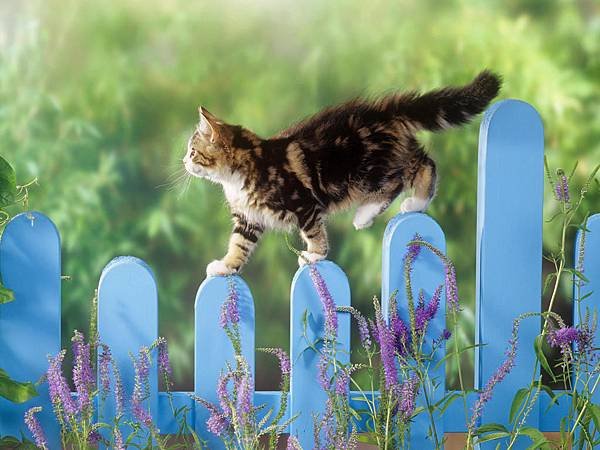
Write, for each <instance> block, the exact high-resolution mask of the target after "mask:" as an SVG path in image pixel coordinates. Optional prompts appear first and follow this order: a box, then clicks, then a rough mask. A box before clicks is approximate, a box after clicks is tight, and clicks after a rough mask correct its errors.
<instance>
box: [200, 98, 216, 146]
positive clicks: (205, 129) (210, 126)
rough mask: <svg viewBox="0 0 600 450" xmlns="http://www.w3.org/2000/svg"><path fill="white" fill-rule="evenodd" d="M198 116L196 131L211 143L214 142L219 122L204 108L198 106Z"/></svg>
mask: <svg viewBox="0 0 600 450" xmlns="http://www.w3.org/2000/svg"><path fill="white" fill-rule="evenodd" d="M198 114H199V115H200V122H199V123H198V131H200V133H202V134H203V135H204V136H206V137H208V138H210V140H211V142H214V141H215V140H216V139H217V137H218V135H219V127H220V122H219V120H218V119H217V118H216V117H215V116H214V115H213V114H211V113H210V112H208V110H207V109H206V108H204V107H203V106H200V107H199V108H198Z"/></svg>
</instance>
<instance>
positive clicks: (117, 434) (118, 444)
mask: <svg viewBox="0 0 600 450" xmlns="http://www.w3.org/2000/svg"><path fill="white" fill-rule="evenodd" d="M113 436H114V440H115V449H116V450H125V446H124V445H123V436H122V435H121V430H119V427H115V430H114V431H113Z"/></svg>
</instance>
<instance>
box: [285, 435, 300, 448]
mask: <svg viewBox="0 0 600 450" xmlns="http://www.w3.org/2000/svg"><path fill="white" fill-rule="evenodd" d="M286 449H287V450H302V446H301V445H300V442H299V441H298V438H297V437H296V436H289V437H288V440H287V446H286Z"/></svg>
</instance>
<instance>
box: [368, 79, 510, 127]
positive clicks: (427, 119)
mask: <svg viewBox="0 0 600 450" xmlns="http://www.w3.org/2000/svg"><path fill="white" fill-rule="evenodd" d="M501 85H502V78H501V77H500V76H499V75H497V74H495V73H493V72H491V71H489V70H484V71H483V72H481V73H480V74H479V75H477V76H476V77H475V79H474V80H473V81H471V83H469V84H467V85H465V86H460V87H455V86H449V87H445V88H442V89H436V90H433V91H430V92H426V93H425V94H420V93H418V92H410V93H407V94H399V95H392V96H389V97H386V98H385V99H383V100H382V101H381V103H380V107H381V108H383V109H387V112H389V113H392V114H393V115H394V116H396V117H398V118H399V119H401V120H402V121H403V122H404V123H406V124H408V125H409V126H412V127H414V128H416V129H424V130H430V131H439V130H443V129H446V128H450V127H454V126H457V125H462V124H464V123H466V122H468V121H469V120H471V119H472V118H473V117H474V116H476V115H477V114H479V113H481V112H482V111H483V110H484V109H485V108H486V107H487V106H488V105H489V103H490V102H491V101H492V100H493V99H494V98H495V97H496V96H497V95H498V92H499V91H500V87H501Z"/></svg>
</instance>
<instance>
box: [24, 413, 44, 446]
mask: <svg viewBox="0 0 600 450" xmlns="http://www.w3.org/2000/svg"><path fill="white" fill-rule="evenodd" d="M41 410H42V408H41V407H39V406H35V407H33V408H30V409H28V410H27V412H26V413H25V425H27V428H29V431H30V432H31V434H32V436H33V440H34V442H35V445H37V446H38V447H39V448H41V449H43V450H48V440H47V439H46V435H45V434H44V430H43V429H42V426H41V425H40V422H39V421H38V420H37V417H35V413H38V412H40V411H41Z"/></svg>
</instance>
